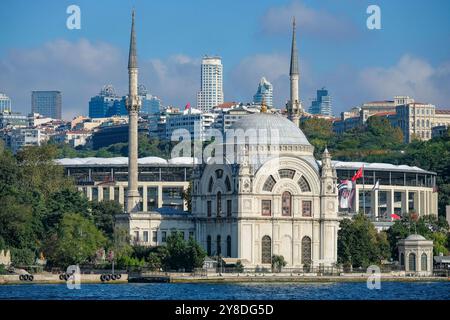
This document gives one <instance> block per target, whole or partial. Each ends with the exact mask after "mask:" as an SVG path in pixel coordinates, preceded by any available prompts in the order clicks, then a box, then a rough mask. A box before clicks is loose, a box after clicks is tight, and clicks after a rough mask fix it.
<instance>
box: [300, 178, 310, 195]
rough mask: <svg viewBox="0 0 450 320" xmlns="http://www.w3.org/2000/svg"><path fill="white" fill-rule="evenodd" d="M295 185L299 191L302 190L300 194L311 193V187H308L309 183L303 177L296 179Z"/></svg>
mask: <svg viewBox="0 0 450 320" xmlns="http://www.w3.org/2000/svg"><path fill="white" fill-rule="evenodd" d="M297 183H298V185H299V186H300V189H301V190H302V192H310V191H311V187H310V186H309V183H308V181H307V180H306V179H305V177H303V176H302V177H301V178H300V179H298V182H297Z"/></svg>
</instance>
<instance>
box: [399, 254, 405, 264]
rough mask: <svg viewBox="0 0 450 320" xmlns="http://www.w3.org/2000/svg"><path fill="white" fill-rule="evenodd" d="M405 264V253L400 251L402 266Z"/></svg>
mask: <svg viewBox="0 0 450 320" xmlns="http://www.w3.org/2000/svg"><path fill="white" fill-rule="evenodd" d="M404 265H405V254H404V253H403V252H402V253H400V266H404Z"/></svg>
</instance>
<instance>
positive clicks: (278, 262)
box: [272, 254, 287, 272]
mask: <svg viewBox="0 0 450 320" xmlns="http://www.w3.org/2000/svg"><path fill="white" fill-rule="evenodd" d="M286 264H287V262H286V261H285V260H284V257H283V256H282V255H276V254H275V255H273V256H272V270H275V271H276V272H281V269H282V268H283V267H285V266H286Z"/></svg>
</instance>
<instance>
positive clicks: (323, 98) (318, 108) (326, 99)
mask: <svg viewBox="0 0 450 320" xmlns="http://www.w3.org/2000/svg"><path fill="white" fill-rule="evenodd" d="M309 113H311V114H322V115H326V116H332V115H333V112H332V110H331V96H330V95H329V94H328V90H327V89H325V88H322V89H319V90H317V97H316V100H313V101H312V103H311V107H310V108H309Z"/></svg>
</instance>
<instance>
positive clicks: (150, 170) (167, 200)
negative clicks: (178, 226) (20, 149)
mask: <svg viewBox="0 0 450 320" xmlns="http://www.w3.org/2000/svg"><path fill="white" fill-rule="evenodd" d="M56 162H57V163H58V164H60V165H62V166H63V167H64V170H65V173H66V175H67V176H69V177H72V178H73V179H74V181H75V184H76V185H77V187H78V189H79V190H80V191H82V192H83V193H84V194H85V195H86V196H87V197H88V199H89V200H91V201H102V200H114V201H116V202H118V203H120V204H121V205H124V204H125V201H126V197H125V195H126V192H127V186H128V158H127V157H116V158H72V159H69V158H65V159H59V160H56ZM138 167H139V174H138V181H139V183H138V190H139V193H140V195H141V199H140V208H141V210H142V211H153V210H155V209H158V208H169V209H175V210H178V211H184V210H186V209H187V206H186V203H185V201H184V199H183V192H184V191H186V190H187V188H188V187H189V181H190V179H191V177H192V170H193V162H192V158H174V159H171V160H169V161H168V160H165V159H162V158H158V157H147V158H140V159H139V160H138ZM168 231H169V230H168ZM147 244H150V243H147Z"/></svg>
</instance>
